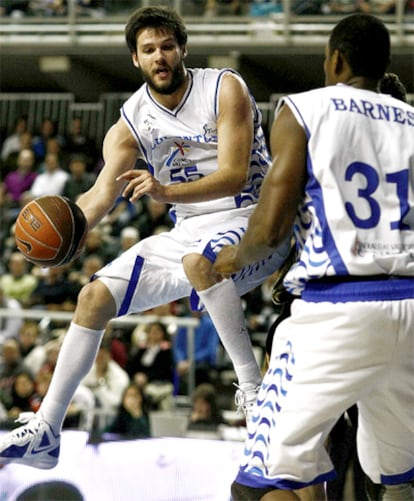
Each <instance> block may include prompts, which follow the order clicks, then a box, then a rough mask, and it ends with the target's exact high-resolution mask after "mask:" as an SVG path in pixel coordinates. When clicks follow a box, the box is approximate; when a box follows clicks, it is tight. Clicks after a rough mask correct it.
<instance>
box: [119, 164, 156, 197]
mask: <svg viewBox="0 0 414 501" xmlns="http://www.w3.org/2000/svg"><path fill="white" fill-rule="evenodd" d="M116 180H117V181H122V180H124V181H128V184H127V185H126V186H125V188H124V189H123V191H122V196H123V197H124V198H127V199H128V200H129V201H130V202H136V201H137V200H139V199H140V198H141V197H142V196H143V195H149V196H151V197H152V198H153V199H154V200H157V201H158V202H164V201H165V197H164V191H165V188H164V186H162V185H161V184H160V183H159V182H158V181H157V180H156V179H155V177H154V176H153V175H151V174H150V173H149V172H148V171H147V170H144V169H132V170H128V171H126V172H124V173H123V174H121V175H120V176H118V177H117V178H116Z"/></svg>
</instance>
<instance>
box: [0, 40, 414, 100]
mask: <svg viewBox="0 0 414 501" xmlns="http://www.w3.org/2000/svg"><path fill="white" fill-rule="evenodd" d="M269 52H270V51H269V49H267V53H266V54H265V53H257V54H246V53H243V51H241V55H240V57H239V68H238V69H239V71H240V73H241V74H242V75H243V76H244V78H245V79H246V81H247V83H248V85H249V86H250V88H251V90H252V92H253V94H254V95H255V97H256V99H257V100H258V101H267V100H268V99H269V96H270V94H272V93H289V92H297V91H302V90H307V89H310V88H313V87H317V86H322V85H323V83H324V78H323V55H322V53H323V50H322V49H321V48H319V47H316V48H315V49H309V48H308V49H307V50H306V53H299V52H300V50H298V53H294V52H292V51H286V50H283V49H280V48H279V49H278V48H275V49H274V50H272V52H270V53H269ZM68 57H69V58H70V70H69V71H68V72H48V73H44V72H42V71H40V69H39V56H33V55H30V54H22V53H19V54H12V53H7V54H2V55H1V56H0V88H1V91H2V92H72V93H74V94H75V95H76V99H77V100H78V101H84V102H95V101H97V100H98V96H99V94H101V93H103V92H132V91H133V90H134V89H136V88H137V87H138V85H140V83H141V78H140V75H139V72H138V71H137V70H136V69H135V68H134V67H133V65H132V63H131V60H130V56H129V54H128V51H127V50H126V49H125V50H124V49H117V50H114V51H113V52H112V53H101V54H99V53H87V52H85V53H83V54H73V55H69V56H68ZM186 63H187V66H189V67H195V66H201V67H204V66H208V63H209V60H208V56H207V55H206V54H194V55H191V49H190V55H189V56H188V57H187V61H186ZM390 69H391V70H392V71H394V72H395V73H397V74H398V75H399V76H400V78H401V80H402V81H403V83H404V84H405V86H406V87H407V91H408V92H410V93H414V54H410V53H407V54H405V53H400V54H398V53H397V54H395V55H394V56H393V59H392V64H391V67H390Z"/></svg>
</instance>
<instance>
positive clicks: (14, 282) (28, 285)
mask: <svg viewBox="0 0 414 501" xmlns="http://www.w3.org/2000/svg"><path fill="white" fill-rule="evenodd" d="M7 265H8V273H5V274H4V275H2V276H1V277H0V287H1V288H2V289H3V292H4V293H5V294H6V296H8V297H9V298H13V299H16V300H17V301H19V303H20V304H21V305H22V306H23V307H24V306H25V305H26V301H27V300H28V299H29V297H30V295H31V293H32V292H33V291H34V289H35V288H36V286H37V284H38V279H37V278H36V277H35V276H34V275H33V274H32V273H30V272H29V263H28V262H27V261H26V259H25V258H24V256H23V254H21V253H20V252H17V251H16V252H13V253H12V254H11V255H10V257H9V260H8V263H7Z"/></svg>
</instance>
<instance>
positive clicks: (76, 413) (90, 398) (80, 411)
mask: <svg viewBox="0 0 414 501" xmlns="http://www.w3.org/2000/svg"><path fill="white" fill-rule="evenodd" d="M51 379H52V372H50V371H49V370H41V371H39V372H38V373H37V375H36V398H37V400H38V402H39V403H40V402H41V401H42V400H43V398H44V396H45V395H46V392H47V390H48V388H49V385H50V381H51ZM94 409H95V397H94V395H93V393H92V391H91V390H90V389H89V388H87V387H86V386H84V385H79V386H78V388H77V389H76V392H75V395H74V397H73V399H72V402H71V403H70V405H69V408H68V413H67V415H66V417H65V420H64V423H63V428H66V429H67V428H76V429H79V428H83V427H85V428H87V427H88V419H89V414H90V412H91V411H93V410H94Z"/></svg>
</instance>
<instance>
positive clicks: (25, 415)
mask: <svg viewBox="0 0 414 501" xmlns="http://www.w3.org/2000/svg"><path fill="white" fill-rule="evenodd" d="M35 417H36V414H35V413H34V412H21V413H20V414H19V417H18V418H17V419H15V423H20V424H27V423H30V421H33V419H34V418H35ZM35 432H36V430H32V429H31V428H30V427H28V426H27V427H25V428H23V429H22V430H21V429H20V428H16V429H15V430H13V431H12V436H13V437H16V438H18V439H19V438H23V437H25V436H26V435H27V434H28V433H30V434H31V435H34V434H35Z"/></svg>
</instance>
